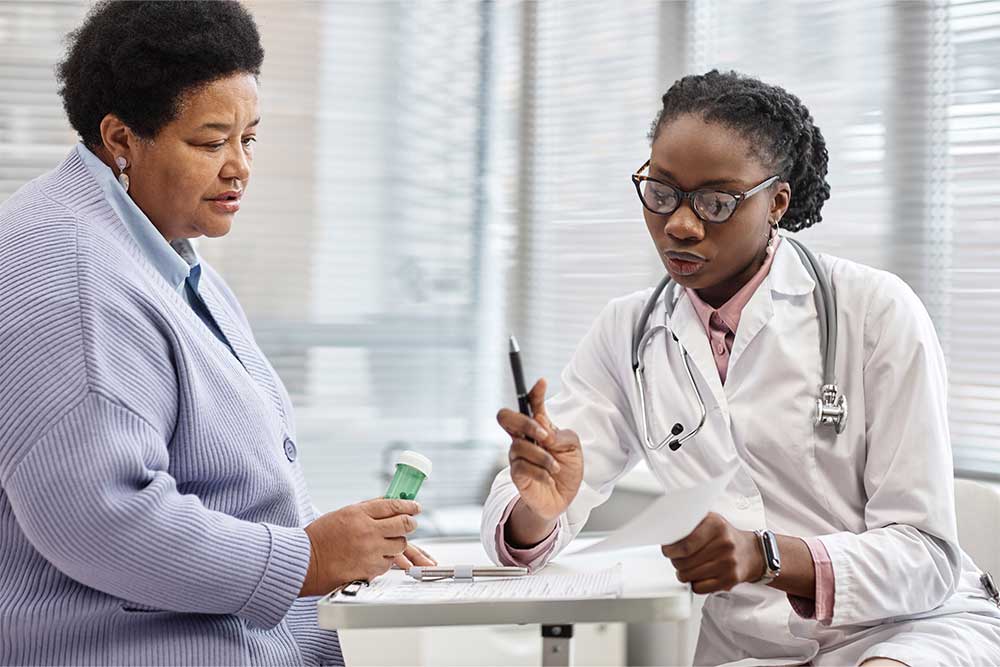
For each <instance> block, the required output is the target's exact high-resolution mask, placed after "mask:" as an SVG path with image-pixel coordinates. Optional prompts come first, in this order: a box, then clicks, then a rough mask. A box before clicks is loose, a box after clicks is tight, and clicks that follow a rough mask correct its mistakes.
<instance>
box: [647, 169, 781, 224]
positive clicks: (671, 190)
mask: <svg viewBox="0 0 1000 667" xmlns="http://www.w3.org/2000/svg"><path fill="white" fill-rule="evenodd" d="M647 167H649V160H646V162H645V163H643V165H642V166H641V167H639V169H638V170H636V172H635V173H634V174H632V182H633V183H635V191H636V192H637V193H638V194H639V200H640V201H641V202H642V205H643V206H645V207H646V208H647V209H648V210H649V211H651V212H653V213H656V214H657V215H670V214H671V213H673V212H674V211H676V210H677V209H678V208H680V205H681V204H682V203H683V202H684V200H685V199H687V200H688V201H689V202H691V210H693V211H694V214H695V215H696V216H698V219H699V220H701V221H702V222H711V223H715V224H721V223H723V222H725V221H726V220H729V218H731V217H733V214H734V213H736V209H737V208H739V205H740V204H742V203H743V202H744V200H747V199H749V198H750V197H753V196H754V195H755V194H757V193H758V192H760V191H761V190H763V189H764V188H766V187H768V186H770V185H771V184H772V183H774V182H775V181H777V180H778V178H779V177H778V176H777V175H775V176H772V177H771V178H769V179H767V180H765V181H764V182H763V183H761V184H760V185H757V186H754V187H752V188H750V189H749V190H747V191H746V192H741V193H739V194H732V193H731V192H720V191H718V190H695V191H694V192H684V191H683V190H681V189H680V188H675V187H674V186H672V185H669V184H667V183H664V182H663V181H658V180H656V179H655V178H650V177H649V176H643V175H642V172H643V171H645V170H646V168H647Z"/></svg>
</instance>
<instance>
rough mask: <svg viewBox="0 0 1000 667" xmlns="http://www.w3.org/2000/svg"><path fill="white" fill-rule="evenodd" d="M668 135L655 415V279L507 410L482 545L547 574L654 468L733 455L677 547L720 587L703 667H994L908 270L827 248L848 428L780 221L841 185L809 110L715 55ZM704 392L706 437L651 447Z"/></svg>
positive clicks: (660, 217) (693, 575) (658, 138)
mask: <svg viewBox="0 0 1000 667" xmlns="http://www.w3.org/2000/svg"><path fill="white" fill-rule="evenodd" d="M651 139H652V149H651V153H650V156H649V162H648V163H646V164H645V165H643V167H642V168H641V169H640V170H639V171H638V172H637V173H636V174H635V175H634V177H633V180H634V181H635V182H636V186H637V188H636V189H637V191H638V192H639V194H640V199H641V203H642V205H643V214H644V216H645V220H646V226H647V228H648V230H649V234H650V237H651V238H652V240H653V243H654V245H655V246H656V248H657V250H658V251H659V253H660V256H661V258H662V260H663V263H664V266H665V267H666V269H667V272H668V273H669V275H670V277H671V278H672V279H673V281H674V283H675V284H674V285H672V286H670V287H668V288H667V290H665V291H664V293H663V294H662V295H661V296H660V297H659V299H658V300H657V301H656V302H655V307H654V308H653V310H652V312H651V314H650V316H649V319H648V324H647V325H646V327H645V329H646V330H647V331H648V330H649V329H650V328H652V327H653V326H656V325H663V324H665V325H666V326H668V327H669V331H670V332H672V333H673V335H675V336H676V337H677V342H676V343H675V342H674V340H673V338H672V337H671V336H670V335H669V334H666V335H665V334H664V333H663V332H662V331H661V332H660V333H659V334H658V335H652V336H650V337H649V339H648V341H647V343H646V344H645V345H643V346H642V349H641V350H639V356H640V359H641V360H642V363H643V364H644V366H645V376H646V383H645V386H643V387H642V390H643V392H644V394H645V395H644V399H645V404H646V408H647V410H646V412H648V418H646V420H645V421H646V422H647V427H646V428H644V427H643V422H644V416H643V415H644V411H643V409H642V401H640V393H639V391H640V390H639V386H640V385H639V383H638V382H636V379H635V376H634V375H633V364H632V359H631V349H632V345H633V329H634V328H635V327H636V325H637V323H638V322H639V320H640V314H641V311H642V310H643V306H644V304H645V303H646V302H647V300H648V299H649V298H650V295H651V294H652V290H646V291H644V292H640V293H636V294H632V295H629V296H626V297H623V298H620V299H617V300H614V301H612V302H611V303H610V304H609V305H608V306H607V307H606V308H605V309H604V311H603V312H602V313H601V314H600V316H599V317H598V319H597V321H596V322H595V324H594V325H593V327H592V328H591V330H590V332H589V333H588V334H587V336H586V337H585V338H584V339H583V341H582V342H581V343H580V345H579V347H578V348H577V350H576V353H575V354H574V356H573V358H572V360H571V361H570V363H569V365H568V366H567V368H566V369H565V371H564V373H563V375H562V391H561V392H560V394H559V395H557V396H556V397H555V398H554V399H552V400H550V401H549V402H548V403H546V402H545V401H544V394H545V382H544V380H540V381H539V382H538V383H537V384H536V385H535V387H534V388H533V389H532V392H531V402H532V407H533V412H534V419H532V418H529V417H526V416H523V415H521V414H519V413H516V412H513V411H510V410H501V411H500V413H499V414H498V416H497V419H498V421H499V423H500V425H501V426H502V427H503V428H504V430H505V431H507V433H508V434H510V436H511V446H510V455H509V458H510V467H509V468H508V469H506V470H504V471H503V472H501V473H500V475H498V477H497V479H496V481H495V482H494V484H493V488H492V492H491V494H490V496H489V499H488V500H487V503H486V508H485V510H484V513H483V526H482V539H483V543H484V545H485V547H486V549H487V551H488V552H489V553H490V554H491V556H492V557H493V558H494V559H495V560H496V561H497V562H501V563H505V564H526V565H529V566H530V567H533V568H538V567H541V566H542V565H544V564H545V563H546V562H547V561H548V560H549V559H551V558H552V557H553V556H554V555H555V554H557V553H558V552H559V551H560V550H561V549H563V548H564V547H565V546H566V545H567V544H568V543H569V542H570V541H571V540H572V539H573V538H574V536H575V535H576V534H577V533H578V532H579V531H580V529H581V528H582V527H583V525H584V523H585V522H586V520H587V517H588V515H589V514H590V512H591V510H592V509H593V508H594V507H596V506H597V505H599V504H601V503H602V502H604V501H605V500H607V498H608V496H609V495H610V494H611V491H612V489H613V488H614V485H615V483H616V482H617V481H618V479H620V478H621V477H622V476H623V475H624V474H625V473H626V472H628V471H629V470H630V469H631V468H632V467H633V466H635V465H636V464H637V463H639V462H640V461H645V462H646V464H647V465H648V467H649V469H650V470H651V471H652V472H653V474H654V475H655V476H656V477H657V479H658V480H659V481H660V483H661V484H663V486H664V488H666V489H670V488H674V487H683V486H690V485H694V484H698V483H699V482H701V481H704V480H705V479H707V478H709V477H712V476H714V475H716V474H719V473H720V472H722V471H723V469H725V468H726V467H727V465H729V464H730V463H731V462H732V461H734V460H736V461H738V462H739V464H740V467H739V470H738V472H737V474H736V476H735V478H734V479H733V481H732V482H731V484H730V485H729V487H728V489H727V491H726V494H725V497H724V498H723V499H722V501H720V503H719V505H718V507H717V508H715V511H714V512H712V513H710V514H709V515H708V516H707V517H706V518H705V519H704V520H703V521H702V522H701V523H700V524H699V525H698V526H697V527H696V528H695V530H694V531H693V532H692V533H691V534H690V535H689V536H687V537H686V538H684V539H683V540H681V541H680V542H677V543H676V544H671V545H665V546H663V547H662V551H663V554H664V556H665V557H666V558H669V559H670V561H671V564H672V566H673V567H674V568H675V569H676V571H677V578H678V579H679V580H680V581H683V582H689V583H690V584H691V585H692V588H693V590H694V592H695V593H699V594H709V597H708V598H707V600H706V601H705V606H704V612H703V618H702V626H701V635H700V638H699V642H698V647H697V651H696V655H695V663H696V664H699V665H717V664H722V663H738V664H741V665H755V664H760V665H765V664H766V665H782V664H805V663H811V664H813V665H859V664H865V665H867V666H868V667H873V666H875V665H899V664H905V665H911V666H912V667H917V666H923V665H959V664H962V665H986V664H1000V611H998V609H997V607H996V606H994V605H993V604H992V603H991V602H990V601H989V600H988V599H987V598H986V595H985V593H984V591H983V589H982V587H981V586H980V584H979V581H978V577H979V572H978V571H977V570H976V568H975V565H974V564H973V563H972V561H971V560H970V559H969V558H968V556H966V555H965V554H964V553H963V552H962V550H961V548H960V547H959V545H958V540H957V536H956V522H955V511H954V501H953V491H952V458H951V448H950V443H949V434H948V419H947V413H946V390H947V381H946V376H945V365H944V359H943V356H942V352H941V348H940V345H939V343H938V340H937V337H936V335H935V332H934V327H933V325H932V324H931V321H930V319H929V317H928V315H927V313H926V311H925V309H924V307H923V305H922V304H921V302H920V300H919V299H918V298H917V297H916V296H915V295H914V293H913V292H912V291H911V290H910V289H909V287H907V285H906V284H905V283H903V282H902V281H901V280H900V279H899V278H897V277H896V276H894V275H892V274H889V273H886V272H884V271H878V270H875V269H872V268H869V267H866V266H862V265H859V264H855V263H853V262H850V261H847V260H844V259H839V258H835V257H829V256H821V257H820V261H819V267H818V268H819V273H818V274H817V277H823V278H825V279H827V280H828V281H829V283H830V284H831V285H832V288H833V291H834V292H835V296H836V305H835V317H836V325H837V329H838V335H837V336H836V344H835V363H834V364H832V365H833V366H834V368H833V369H832V372H833V374H834V375H835V376H836V378H837V379H838V380H839V385H840V386H839V389H840V391H842V392H843V394H844V395H845V396H846V397H847V398H848V399H849V401H850V402H849V404H848V405H849V408H850V411H849V412H848V413H847V415H846V420H845V421H844V423H843V424H842V428H843V430H842V432H841V433H838V429H837V428H836V427H835V426H834V425H829V424H821V425H817V424H816V423H815V413H816V399H817V394H818V392H819V389H820V387H821V385H823V384H824V377H825V374H824V361H823V359H822V358H821V357H822V356H823V355H821V354H820V340H821V339H820V326H821V320H820V317H821V312H820V311H821V310H822V308H819V307H818V304H819V303H821V302H820V301H817V300H815V299H814V290H815V289H817V280H815V279H814V278H813V276H812V274H811V273H810V271H809V267H808V266H807V263H806V262H805V261H804V258H802V257H800V255H799V253H798V252H797V251H796V249H795V248H794V247H793V246H792V243H791V241H790V240H788V239H786V240H782V238H781V236H780V235H778V233H777V230H778V229H784V230H786V231H788V232H796V231H799V230H802V229H806V228H808V227H810V226H812V225H814V224H816V223H818V222H819V221H820V220H821V215H820V212H821V209H822V206H823V203H824V201H825V200H826V199H827V198H828V197H829V186H828V184H827V182H826V170H827V151H826V146H825V143H824V140H823V137H822V135H821V133H820V131H819V129H818V128H817V127H816V126H815V125H814V124H813V120H812V117H811V115H810V113H809V111H808V110H807V109H806V108H805V107H804V106H803V105H802V103H801V102H800V101H799V99H798V98H797V97H795V96H793V95H790V94H789V93H787V92H786V91H784V90H783V89H781V88H778V87H776V86H772V85H768V84H765V83H762V82H760V81H758V80H756V79H753V78H749V77H745V76H742V75H739V74H737V73H734V72H729V73H719V72H717V71H712V72H709V73H707V74H704V75H700V76H688V77H685V78H683V79H681V80H680V81H678V82H676V83H675V84H674V85H673V86H672V87H671V88H670V90H668V91H667V93H666V94H665V95H664V96H663V108H662V110H661V111H660V112H659V114H658V116H657V118H656V121H655V123H654V125H653V129H652V131H651ZM637 162H639V160H637ZM824 303H825V302H824ZM670 312H672V314H671V315H668V313H670ZM678 343H679V345H678ZM684 350H686V354H687V355H688V357H689V359H688V361H689V363H690V367H691V371H692V372H691V376H690V377H689V375H688V372H687V370H686V367H685V353H684ZM692 383H693V384H692ZM695 387H696V388H697V392H696V391H695ZM699 393H700V394H701V395H702V396H703V399H704V403H705V408H706V412H707V415H706V418H705V422H704V425H703V427H702V428H701V430H700V431H699V432H697V434H696V435H694V437H692V438H690V439H688V440H686V441H685V442H684V443H683V444H682V446H680V447H679V448H676V449H672V448H671V447H666V446H658V445H659V443H661V442H664V441H668V440H673V439H675V438H674V437H673V436H676V435H677V433H674V431H675V430H676V427H675V426H674V425H675V423H677V424H680V425H681V428H683V429H684V431H683V432H682V433H681V435H685V434H691V433H693V432H694V431H695V427H696V426H697V425H698V422H699V418H700V415H701V405H700V403H699V399H698V395H699ZM570 429H572V430H570ZM755 531H756V532H755ZM779 558H780V567H778V560H779Z"/></svg>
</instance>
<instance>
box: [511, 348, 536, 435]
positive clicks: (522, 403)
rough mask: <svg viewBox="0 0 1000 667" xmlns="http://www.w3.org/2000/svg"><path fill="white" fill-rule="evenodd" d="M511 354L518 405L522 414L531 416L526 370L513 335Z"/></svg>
mask: <svg viewBox="0 0 1000 667" xmlns="http://www.w3.org/2000/svg"><path fill="white" fill-rule="evenodd" d="M509 356H510V370H511V372H512V373H514V391H516V392H517V407H518V409H519V410H520V411H521V414H522V415H527V416H529V417H531V416H532V414H531V403H529V402H528V390H527V389H525V388H524V371H523V370H522V369H521V348H520V347H518V345H517V339H516V338H514V337H513V336H511V337H510V355H509Z"/></svg>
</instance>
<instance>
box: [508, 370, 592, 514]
mask: <svg viewBox="0 0 1000 667" xmlns="http://www.w3.org/2000/svg"><path fill="white" fill-rule="evenodd" d="M545 386H546V385H545V380H539V381H538V382H536V383H535V386H534V387H532V388H531V391H530V392H528V401H529V402H530V403H531V412H532V413H533V414H534V418H531V417H528V416H525V415H522V414H521V413H520V412H514V411H513V410H507V409H506V408H505V409H503V410H501V411H500V412H498V413H497V423H499V424H500V426H501V427H502V428H503V430H505V431H506V432H507V434H508V435H510V437H511V443H510V451H509V453H508V459H509V460H510V476H511V478H512V479H513V480H514V485H515V486H516V487H517V490H518V493H520V496H521V502H522V503H524V504H525V505H526V506H527V507H528V509H530V510H531V511H532V512H534V513H535V514H536V515H538V517H539V518H541V519H544V520H546V521H551V520H554V519H556V518H557V517H558V516H559V515H560V514H562V513H563V512H564V511H566V508H567V507H569V504H570V503H571V502H573V499H574V498H575V497H576V493H577V491H579V490H580V482H581V481H582V480H583V450H582V449H581V447H580V438H579V437H578V436H577V435H576V433H574V432H573V431H570V430H568V429H559V428H556V426H555V425H554V424H553V423H552V421H551V420H550V419H549V415H548V413H547V412H546V411H545Z"/></svg>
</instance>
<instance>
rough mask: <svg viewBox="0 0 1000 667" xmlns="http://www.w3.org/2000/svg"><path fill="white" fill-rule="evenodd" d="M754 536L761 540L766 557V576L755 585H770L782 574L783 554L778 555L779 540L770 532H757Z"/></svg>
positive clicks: (754, 532) (761, 547)
mask: <svg viewBox="0 0 1000 667" xmlns="http://www.w3.org/2000/svg"><path fill="white" fill-rule="evenodd" d="M753 534H754V535H756V536H757V539H758V540H760V551H761V553H762V554H763V555H764V575H763V576H762V577H761V578H760V579H758V580H757V581H755V582H754V583H755V584H765V585H766V584H769V583H771V582H772V581H774V580H775V579H777V578H778V575H780V574H781V554H780V553H778V539H777V538H776V537H775V536H774V533H772V532H771V531H769V530H755V531H753Z"/></svg>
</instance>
